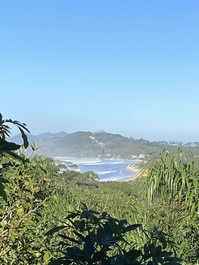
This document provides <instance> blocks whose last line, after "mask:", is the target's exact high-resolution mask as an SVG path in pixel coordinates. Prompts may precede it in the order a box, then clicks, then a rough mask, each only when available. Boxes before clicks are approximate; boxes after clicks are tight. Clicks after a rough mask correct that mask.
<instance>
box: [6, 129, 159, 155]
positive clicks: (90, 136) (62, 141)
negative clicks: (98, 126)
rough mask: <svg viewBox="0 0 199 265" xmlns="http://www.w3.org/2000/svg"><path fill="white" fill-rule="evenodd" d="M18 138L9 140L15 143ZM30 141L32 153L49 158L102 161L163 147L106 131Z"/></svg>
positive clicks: (46, 136)
mask: <svg viewBox="0 0 199 265" xmlns="http://www.w3.org/2000/svg"><path fill="white" fill-rule="evenodd" d="M19 139H20V138H19V136H16V137H13V138H12V139H11V140H12V141H15V142H19ZM29 139H30V142H34V143H35V144H36V147H37V151H35V152H34V153H35V154H44V155H47V156H50V157H55V156H67V157H103V158H112V157H114V158H131V159H132V158H138V157H140V158H142V159H144V158H145V157H146V156H151V155H153V154H156V153H159V152H160V151H161V150H162V149H163V146H161V145H158V144H154V143H151V142H149V141H147V140H143V139H140V140H136V139H133V138H128V137H124V136H122V135H120V134H112V133H107V132H104V131H102V132H97V133H92V132H82V131H79V132H75V133H71V134H67V133H63V132H61V133H56V134H51V133H44V134H40V135H29Z"/></svg>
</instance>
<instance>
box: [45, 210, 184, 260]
mask: <svg viewBox="0 0 199 265" xmlns="http://www.w3.org/2000/svg"><path fill="white" fill-rule="evenodd" d="M136 229H141V230H142V226H141V224H133V225H130V224H128V222H127V220H125V219H123V220H118V219H116V218H113V217H111V216H110V215H109V214H107V213H106V212H103V213H102V214H101V215H100V214H98V213H97V212H95V211H92V210H88V208H87V207H84V209H83V210H82V211H75V212H72V213H70V214H69V215H68V216H67V218H66V220H65V221H64V222H63V224H62V226H57V227H54V228H53V229H51V230H50V231H48V233H47V235H53V234H54V233H58V231H59V234H58V235H59V237H60V238H61V239H62V240H61V241H60V243H59V248H61V249H62V253H63V254H64V256H63V257H61V258H58V259H55V260H52V261H51V262H50V263H49V265H56V264H74V265H75V264H76V265H87V264H89V265H97V264H98V265H128V264H129V265H130V264H137V265H139V264H140V265H141V264H159V263H160V264H167V265H171V264H176V265H177V264H179V261H180V260H179V259H178V258H176V257H172V252H168V251H166V249H165V248H166V247H167V244H168V243H170V241H169V240H168V241H167V238H166V235H165V234H164V233H162V232H160V231H158V230H156V231H150V232H147V231H144V230H142V232H143V233H145V234H146V235H147V242H146V243H145V244H144V246H143V247H142V248H140V249H136V248H135V247H133V246H132V245H130V244H129V242H128V241H127V238H126V234H128V233H131V232H132V231H134V230H136ZM60 231H61V233H60ZM70 232H71V233H72V236H71V237H70V236H68V235H69V234H70ZM131 236H132V237H133V234H132V235H131Z"/></svg>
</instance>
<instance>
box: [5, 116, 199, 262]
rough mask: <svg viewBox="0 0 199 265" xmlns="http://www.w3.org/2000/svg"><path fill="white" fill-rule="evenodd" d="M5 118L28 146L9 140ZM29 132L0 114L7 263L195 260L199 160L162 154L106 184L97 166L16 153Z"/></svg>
mask: <svg viewBox="0 0 199 265" xmlns="http://www.w3.org/2000/svg"><path fill="white" fill-rule="evenodd" d="M7 122H8V123H11V124H14V125H16V126H19V127H20V128H21V129H22V131H21V130H20V132H21V134H22V138H23V145H22V146H20V145H16V144H14V143H10V142H9V141H8V135H9V133H10V128H9V127H7ZM20 125H22V127H21V126H20ZM26 132H28V130H27V128H26V125H25V124H23V123H20V122H18V121H12V120H5V119H3V117H2V116H0V236H1V237H0V263H1V264H5V265H6V264H14V265H15V264H16V265H18V264H19V265H23V264H24V265H26V264H35V265H41V264H44V265H45V264H48V263H49V262H51V264H53V262H54V264H71V265H72V264H132V263H133V264H147V263H149V264H152V263H153V264H158V263H161V264H171V263H172V264H175V263H178V262H179V260H178V259H176V258H175V256H176V253H177V256H178V257H180V258H182V260H183V263H186V264H195V263H197V260H198V253H199V249H198V244H197V243H198V241H199V231H198V215H197V214H198V212H197V211H198V192H197V191H198V170H197V168H198V167H197V165H196V166H195V165H194V164H193V163H192V162H189V161H186V159H185V158H184V157H183V156H182V155H181V154H177V155H170V154H168V153H167V152H164V153H163V154H162V155H160V157H159V158H158V159H157V161H155V162H154V163H153V164H152V165H151V166H150V167H149V168H148V169H147V170H146V171H145V173H144V175H143V176H142V177H140V178H138V179H137V180H136V181H134V182H128V183H116V182H109V183H100V182H98V181H97V175H96V174H94V173H93V172H87V173H84V174H81V173H79V172H76V171H68V170H67V168H66V167H65V166H64V165H57V164H55V162H54V161H53V160H52V159H50V158H45V157H42V156H35V157H33V158H29V159H27V158H26V157H25V156H24V155H22V154H20V153H19V152H18V153H16V150H19V149H20V148H22V147H23V148H25V147H27V146H28V139H27V136H26ZM6 135H7V136H6ZM6 137H7V138H6ZM82 203H84V204H85V205H87V207H88V208H87V207H86V206H85V207H84V209H83V210H82ZM88 209H94V211H93V210H88ZM67 212H71V214H69V215H67ZM97 212H99V213H102V214H98V213H97ZM66 215H67V217H66ZM130 224H135V225H130ZM137 224H142V226H140V225H137ZM60 226H61V227H62V228H63V232H62V230H60V231H58V230H57V229H59V228H60ZM52 227H55V228H54V229H53V230H51V228H52ZM57 227H59V228H57ZM156 227H158V229H157V228H156ZM131 228H132V229H134V228H136V229H134V230H133V231H128V230H131ZM125 229H126V230H125ZM48 231H51V232H48ZM147 231H148V232H147ZM54 232H55V235H54ZM46 233H47V235H46ZM60 239H61V240H60ZM174 239H175V240H174ZM173 241H175V244H174V243H173ZM107 242H108V243H107ZM77 249H78V250H77ZM60 250H61V251H62V252H60ZM84 250H85V252H84ZM74 251H77V252H74ZM87 251H92V253H91V252H89V253H90V254H91V255H90V257H89V256H88V253H87ZM75 253H76V254H75ZM78 253H81V255H79V254H78ZM97 253H98V254H97ZM100 253H101V254H100ZM102 253H103V257H102ZM172 253H173V255H172ZM74 254H75V255H74ZM100 255H101V256H100ZM171 255H172V256H171ZM91 257H92V259H93V258H94V257H95V259H93V260H91ZM97 257H98V258H97ZM56 262H57V263H56ZM61 262H62V263H61ZM63 262H65V263H63ZM67 262H68V263H67ZM80 262H81V263H80ZM91 262H93V263H91ZM103 262H104V263H103ZM107 262H109V263H107ZM114 262H115V263H114ZM122 262H123V263H122Z"/></svg>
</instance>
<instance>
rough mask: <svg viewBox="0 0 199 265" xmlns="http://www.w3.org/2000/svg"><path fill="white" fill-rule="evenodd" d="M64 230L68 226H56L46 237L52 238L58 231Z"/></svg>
mask: <svg viewBox="0 0 199 265" xmlns="http://www.w3.org/2000/svg"><path fill="white" fill-rule="evenodd" d="M64 228H66V226H63V225H62V226H56V227H54V228H52V229H50V230H49V231H48V232H47V233H46V236H51V235H53V234H54V233H56V232H58V231H60V230H62V229H64Z"/></svg>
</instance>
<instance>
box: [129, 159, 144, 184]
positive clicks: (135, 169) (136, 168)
mask: <svg viewBox="0 0 199 265" xmlns="http://www.w3.org/2000/svg"><path fill="white" fill-rule="evenodd" d="M142 162H143V161H142ZM143 164H144V163H142V164H129V165H128V166H127V169H128V170H130V171H131V172H132V176H131V178H130V179H129V181H133V180H135V179H136V178H138V177H139V175H140V173H141V171H142V169H143V168H142V167H141V166H140V165H143Z"/></svg>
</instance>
